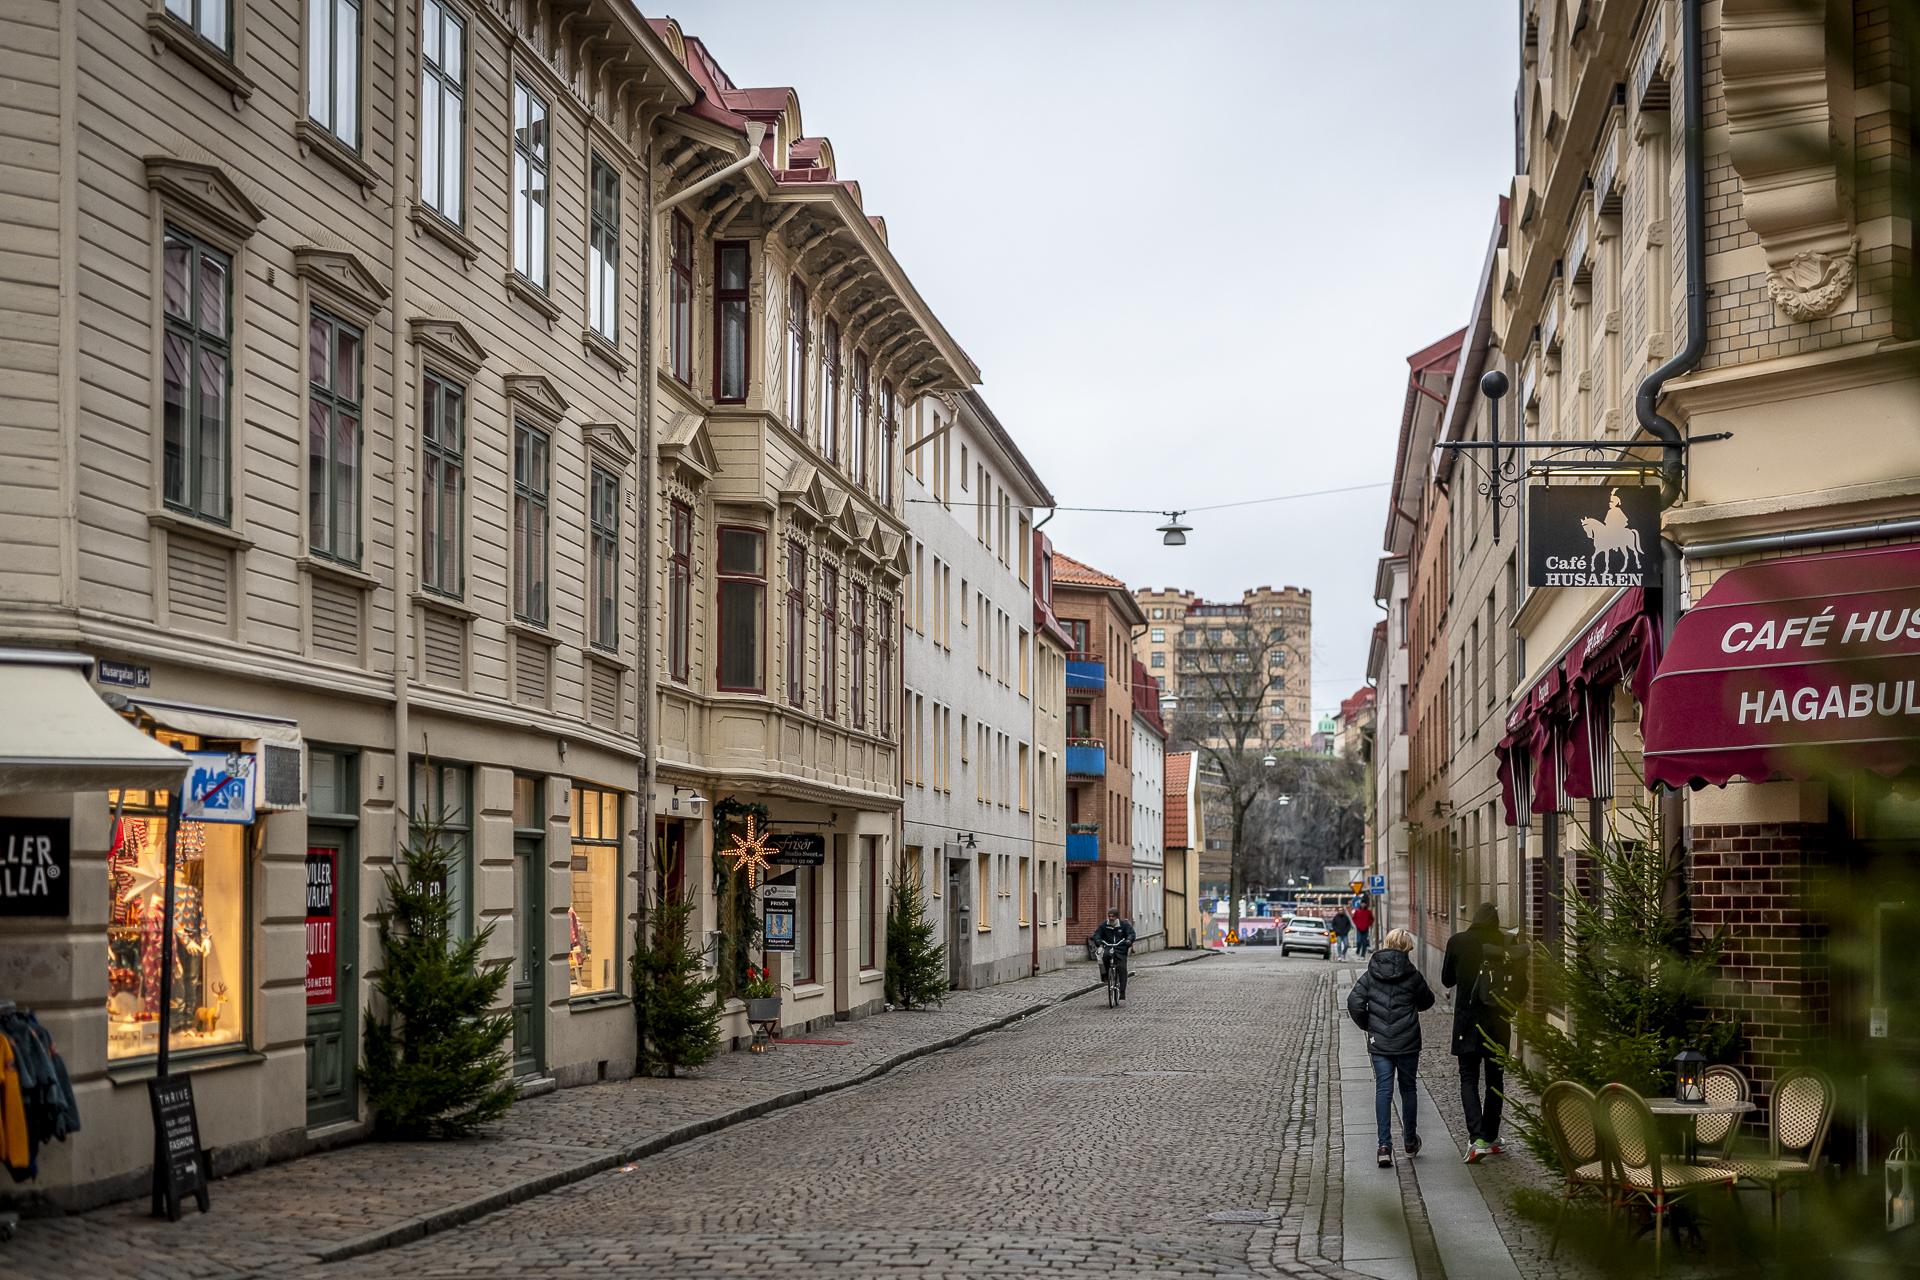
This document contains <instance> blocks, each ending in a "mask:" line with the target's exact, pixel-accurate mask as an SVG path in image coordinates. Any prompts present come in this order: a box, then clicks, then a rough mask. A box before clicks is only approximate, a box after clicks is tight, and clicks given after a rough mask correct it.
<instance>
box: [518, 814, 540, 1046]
mask: <svg viewBox="0 0 1920 1280" xmlns="http://www.w3.org/2000/svg"><path fill="white" fill-rule="evenodd" d="M542 843H543V842H542V841H541V839H540V838H539V837H538V836H534V835H525V834H522V835H516V836H515V837H514V838H513V887H514V910H513V954H514V962H513V1073H514V1074H515V1075H517V1076H537V1075H539V1074H540V1072H541V1069H542V1067H541V1059H542V1057H543V1054H542V1052H541V1041H542V1038H543V1034H544V1032H545V1030H546V1017H545V1013H546V1001H545V999H543V998H542V996H543V992H544V988H545V983H544V981H543V977H544V975H545V973H546V961H545V958H544V956H543V955H542V952H543V951H544V950H545V944H546V905H545V901H544V899H545V895H544V894H543V893H542V892H541V890H542V888H543V887H544V883H545V878H546V867H545V865H544V864H545V859H544V858H543V857H542V856H541V848H542Z"/></svg>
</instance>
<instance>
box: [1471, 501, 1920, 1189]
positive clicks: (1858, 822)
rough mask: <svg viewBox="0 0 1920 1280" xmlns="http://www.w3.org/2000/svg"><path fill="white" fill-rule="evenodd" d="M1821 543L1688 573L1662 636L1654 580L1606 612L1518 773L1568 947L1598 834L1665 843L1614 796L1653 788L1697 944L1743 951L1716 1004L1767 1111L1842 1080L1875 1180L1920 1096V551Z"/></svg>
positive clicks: (1550, 687) (1545, 685)
mask: <svg viewBox="0 0 1920 1280" xmlns="http://www.w3.org/2000/svg"><path fill="white" fill-rule="evenodd" d="M1805 543H1812V544H1813V545H1814V547H1815V548H1816V549H1807V547H1806V546H1805ZM1805 543H1803V544H1802V545H1799V546H1795V545H1793V544H1792V543H1791V542H1788V544H1787V545H1786V546H1785V547H1783V548H1781V549H1778V550H1771V551H1769V553H1768V554H1767V556H1766V557H1764V558H1749V559H1748V560H1747V561H1746V562H1744V563H1735V564H1733V565H1731V567H1726V566H1725V565H1724V564H1718V563H1716V564H1712V565H1711V567H1702V566H1701V565H1700V564H1699V563H1695V564H1690V565H1687V567H1686V570H1685V571H1684V578H1683V585H1684V587H1685V589H1686V594H1689V595H1691V597H1692V598H1691V601H1690V603H1689V604H1688V605H1687V607H1686V608H1685V609H1684V610H1678V609H1676V610H1673V611H1672V612H1671V613H1668V614H1667V616H1664V617H1663V613H1666V611H1665V610H1663V609H1662V603H1663V598H1662V590H1663V586H1662V585H1661V584H1658V577H1659V573H1658V570H1657V568H1654V567H1653V566H1652V565H1650V566H1649V568H1650V570H1651V572H1649V574H1648V575H1647V578H1646V579H1645V584H1644V585H1643V586H1633V587H1628V588H1624V589H1619V590H1616V591H1613V592H1611V593H1609V594H1606V595H1603V596H1602V597H1601V599H1602V601H1603V603H1602V604H1601V605H1600V606H1599V607H1598V610H1597V612H1595V613H1593V614H1592V615H1591V617H1592V621H1591V622H1590V623H1589V624H1588V625H1587V626H1586V627H1585V628H1583V629H1580V630H1578V631H1577V632H1576V633H1575V634H1574V636H1573V638H1572V640H1571V642H1570V643H1568V644H1567V646H1566V648H1565V650H1564V651H1563V653H1562V655H1561V656H1560V657H1559V658H1557V659H1556V660H1554V661H1553V662H1551V663H1549V664H1548V665H1547V666H1546V667H1545V668H1542V669H1538V670H1537V673H1536V674H1535V675H1534V677H1533V681H1532V683H1531V684H1530V685H1529V686H1528V687H1527V688H1526V689H1525V691H1524V692H1523V693H1522V695H1521V696H1520V697H1519V698H1518V700H1517V702H1516V703H1515V706H1514V709H1513V711H1512V713H1511V715H1510V716H1509V718H1508V721H1507V729H1508V732H1507V735H1506V737H1505V738H1504V739H1503V740H1502V741H1501V743H1500V746H1499V749H1498V755H1499V759H1500V763H1501V783H1502V791H1503V798H1504V801H1505V804H1506V807H1507V821H1508V822H1509V824H1511V825H1515V826H1518V827H1521V828H1523V830H1524V831H1525V832H1526V833H1527V834H1528V835H1529V837H1530V839H1531V840H1532V841H1535V842H1537V845H1536V848H1534V849H1533V850H1531V851H1530V852H1529V855H1528V858H1527V865H1528V867H1529V868H1530V871H1529V880H1530V883H1529V885H1528V898H1529V900H1530V903H1531V910H1530V914H1531V916H1532V919H1531V920H1530V923H1532V924H1534V925H1536V926H1537V928H1536V932H1538V933H1540V934H1542V935H1544V936H1546V937H1547V938H1548V939H1549V940H1553V939H1554V935H1555V933H1556V927H1555V923H1554V922H1556V921H1557V920H1558V919H1560V918H1561V917H1560V913H1558V912H1556V911H1553V910H1552V909H1551V908H1550V907H1549V906H1548V905H1547V904H1548V903H1549V902H1550V901H1551V899H1552V897H1553V896H1554V895H1558V894H1562V893H1566V892H1573V891H1585V892H1591V891H1592V889H1593V886H1592V883H1591V875H1590V872H1591V866H1590V865H1583V864H1587V859H1586V858H1584V857H1583V855H1582V848H1583V843H1582V842H1583V841H1584V840H1585V839H1587V838H1588V837H1586V836H1585V835H1583V834H1582V830H1584V831H1585V832H1603V833H1607V838H1612V839H1637V838H1645V836H1646V835H1647V834H1649V833H1647V832H1644V831H1635V830H1631V829H1630V828H1631V827H1632V826H1633V822H1632V820H1631V816H1630V815H1627V814H1625V812H1624V808H1625V806H1622V805H1621V804H1619V803H1617V802H1616V798H1615V792H1614V788H1615V785H1616V779H1618V780H1619V781H1620V783H1621V785H1622V788H1623V795H1624V794H1628V793H1630V792H1637V791H1638V784H1639V783H1640V782H1641V781H1644V784H1645V786H1646V788H1647V789H1648V793H1649V794H1648V795H1647V798H1648V802H1649V803H1648V806H1647V809H1648V811H1649V812H1651V813H1654V814H1657V815H1658V821H1657V823H1655V824H1654V825H1655V826H1656V827H1657V828H1658V829H1659V831H1660V832H1661V833H1662V834H1661V839H1662V840H1663V842H1664V843H1666V845H1667V847H1668V848H1669V849H1672V848H1674V846H1675V845H1676V843H1678V844H1680V845H1682V846H1683V851H1682V856H1681V859H1680V865H1681V866H1682V867H1683V868H1684V876H1683V878H1682V879H1681V880H1680V881H1679V882H1678V883H1677V884H1676V885H1675V890H1676V892H1678V893H1680V894H1681V900H1682V906H1683V910H1684V911H1685V912H1686V915H1687V917H1688V919H1689V921H1690V923H1691V925H1692V927H1693V929H1694V932H1695V935H1696V936H1697V937H1700V938H1706V937H1708V936H1711V935H1714V934H1716V933H1717V934H1719V935H1720V936H1721V939H1722V950H1721V953H1720V956H1721V959H1720V970H1719V979H1720V980H1719V982H1718V983H1717V984H1716V987H1715V990H1714V993H1713V994H1712V996H1711V997H1710V1003H1711V1005H1712V1007H1713V1009H1714V1011H1715V1013H1716V1014H1717V1015H1718V1016H1722V1017H1725V1018H1727V1019H1730V1020H1732V1021H1733V1022H1735V1023H1736V1024H1737V1025H1738V1027H1739V1031H1740V1038H1739V1042H1738V1043H1739V1050H1738V1052H1739V1057H1740V1065H1742V1066H1743V1067H1745V1068H1746V1069H1747V1070H1748V1072H1749V1074H1750V1075H1751V1076H1752V1077H1753V1080H1754V1086H1755V1091H1756V1094H1757V1095H1759V1096H1760V1097H1761V1098H1762V1099H1764V1096H1765V1094H1766V1093H1767V1091H1768V1090H1769V1089H1770V1087H1771V1085H1772V1084H1773V1082H1775V1081H1777V1080H1778V1079H1779V1078H1780V1076H1781V1075H1782V1073H1783V1072H1785V1071H1788V1070H1791V1069H1793V1068H1796V1067H1801V1066H1813V1067H1817V1068H1820V1069H1822V1070H1825V1071H1827V1072H1828V1073H1829V1074H1830V1075H1831V1076H1832V1077H1833V1078H1834V1081H1835V1085H1836V1087H1837V1088H1838V1089H1839V1090H1841V1091H1842V1093H1843V1094H1844V1095H1847V1096H1848V1097H1850V1098H1851V1099H1852V1100H1853V1103H1854V1105H1853V1106H1851V1107H1848V1108H1843V1114H1842V1115H1841V1116H1839V1117H1837V1118H1836V1122H1835V1131H1834V1141H1833V1143H1832V1147H1831V1150H1832V1152H1833V1153H1834V1154H1835V1158H1836V1159H1838V1160H1839V1161H1840V1162H1841V1163H1842V1164H1844V1165H1847V1166H1849V1167H1852V1168H1853V1169H1855V1170H1856V1171H1857V1170H1859V1169H1871V1168H1872V1167H1876V1166H1875V1164H1874V1162H1875V1161H1876V1160H1878V1159H1879V1158H1880V1157H1881V1156H1882V1155H1884V1153H1885V1151H1886V1150H1887V1148H1888V1147H1889V1146H1890V1145H1891V1142H1892V1140H1893V1139H1894V1137H1895V1136H1896V1134H1897V1130H1898V1128H1899V1127H1900V1126H1899V1124H1898V1123H1896V1122H1895V1120H1894V1119H1893V1118H1892V1117H1891V1116H1890V1115H1887V1114H1884V1113H1887V1112H1889V1111H1891V1110H1894V1109H1897V1108H1892V1107H1889V1106H1888V1105H1887V1101H1888V1099H1889V1098H1898V1097H1902V1096H1906V1097H1911V1096H1915V1093H1916V1090H1920V545H1911V544H1908V545H1867V546H1857V545H1856V546H1840V547H1836V548H1833V549H1817V548H1818V547H1819V539H1813V538H1809V539H1806V540H1805ZM1648 559H1649V560H1650V561H1651V560H1652V559H1653V557H1651V556H1650V557H1648ZM1536 582H1537V584H1539V585H1545V579H1544V577H1542V578H1539V579H1536ZM1674 615H1677V616H1674ZM1635 774H1638V775H1640V776H1639V777H1638V778H1635V777H1634V775H1635ZM1629 779H1631V780H1632V783H1633V786H1632V787H1631V788H1630V789H1629V788H1628V787H1627V782H1628V780H1629ZM1669 832H1671V833H1673V834H1671V835H1669V834H1667V833H1669ZM1862 1118H1863V1119H1862Z"/></svg>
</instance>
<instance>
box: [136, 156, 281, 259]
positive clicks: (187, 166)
mask: <svg viewBox="0 0 1920 1280" xmlns="http://www.w3.org/2000/svg"><path fill="white" fill-rule="evenodd" d="M146 168H147V186H148V187H150V188H152V189H153V190H155V191H158V192H159V193H160V194H161V196H162V197H164V198H166V199H168V200H171V201H174V202H175V203H177V204H179V205H181V206H183V207H184V208H186V209H188V210H189V211H191V212H193V213H196V214H198V215H199V216H200V217H202V218H205V219H206V220H207V221H209V222H211V223H213V224H214V225H215V226H217V227H219V228H220V229H221V230H223V231H225V232H226V233H227V234H228V235H230V236H232V237H233V238H234V239H235V240H245V239H247V238H248V237H249V236H251V235H252V234H253V233H254V232H255V231H257V230H259V229H260V223H261V220H262V219H263V218H264V216H265V215H264V214H262V213H261V212H260V206H259V205H257V204H255V203H254V202H253V200H252V198H251V197H249V196H248V195H247V193H246V192H245V191H243V190H242V189H241V188H240V184H239V183H238V182H236V181H235V180H234V179H233V177H232V176H231V175H230V174H228V173H227V171H226V170H225V169H223V168H222V167H220V166H219V165H216V164H206V163H202V162H200V161H195V160H182V159H179V158H177V157H175V156H166V155H154V156H148V157H147V160H146Z"/></svg>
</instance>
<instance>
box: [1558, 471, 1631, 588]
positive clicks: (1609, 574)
mask: <svg viewBox="0 0 1920 1280" xmlns="http://www.w3.org/2000/svg"><path fill="white" fill-rule="evenodd" d="M1659 580H1660V490H1659V489H1658V488H1656V487H1655V486H1653V485H1630V484H1617V485H1608V484H1575V485H1565V484H1554V485H1547V484H1536V485H1533V486H1531V487H1530V488H1529V489H1528V490H1527V585H1528V586H1530V587H1651V586H1655V585H1657V584H1658V583H1659Z"/></svg>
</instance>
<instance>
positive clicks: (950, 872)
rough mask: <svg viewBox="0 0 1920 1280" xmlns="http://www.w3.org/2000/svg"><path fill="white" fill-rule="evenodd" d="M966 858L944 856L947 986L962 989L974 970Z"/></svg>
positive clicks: (968, 877)
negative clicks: (945, 876)
mask: <svg viewBox="0 0 1920 1280" xmlns="http://www.w3.org/2000/svg"><path fill="white" fill-rule="evenodd" d="M968 866H969V863H968V861H967V859H965V858H949V859H947V987H948V989H950V990H953V991H965V990H966V989H967V983H968V979H969V978H970V977H971V975H972V972H973V930H972V929H971V928H969V926H970V925H971V924H972V923H973V921H972V919H971V918H970V917H971V915H972V913H971V912H970V911H969V910H968V904H967V889H968V882H969V881H970V880H971V878H972V877H970V876H968V875H967V869H968Z"/></svg>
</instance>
